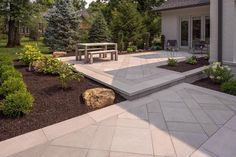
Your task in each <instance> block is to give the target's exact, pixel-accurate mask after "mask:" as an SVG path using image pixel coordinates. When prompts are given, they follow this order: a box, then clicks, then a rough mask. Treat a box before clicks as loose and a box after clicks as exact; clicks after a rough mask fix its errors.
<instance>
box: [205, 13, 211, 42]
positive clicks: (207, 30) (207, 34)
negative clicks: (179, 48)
mask: <svg viewBox="0 0 236 157" xmlns="http://www.w3.org/2000/svg"><path fill="white" fill-rule="evenodd" d="M205 40H206V43H210V17H209V16H206V18H205Z"/></svg>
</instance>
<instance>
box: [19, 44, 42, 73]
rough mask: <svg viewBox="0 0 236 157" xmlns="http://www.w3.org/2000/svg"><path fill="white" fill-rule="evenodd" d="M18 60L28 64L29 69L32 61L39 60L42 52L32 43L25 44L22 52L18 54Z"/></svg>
mask: <svg viewBox="0 0 236 157" xmlns="http://www.w3.org/2000/svg"><path fill="white" fill-rule="evenodd" d="M18 57H19V60H20V61H22V62H24V63H25V64H27V65H29V71H31V70H32V63H33V61H36V60H40V59H41V58H42V54H41V52H40V51H39V49H38V47H36V46H32V45H26V46H25V47H24V48H23V50H22V52H21V53H19V54H18Z"/></svg>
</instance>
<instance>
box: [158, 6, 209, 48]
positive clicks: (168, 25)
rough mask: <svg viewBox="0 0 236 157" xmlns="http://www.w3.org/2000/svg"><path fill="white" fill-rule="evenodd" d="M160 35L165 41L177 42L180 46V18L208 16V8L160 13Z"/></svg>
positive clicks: (201, 7)
mask: <svg viewBox="0 0 236 157" xmlns="http://www.w3.org/2000/svg"><path fill="white" fill-rule="evenodd" d="M161 14H162V34H163V35H165V37H166V40H177V41H178V44H180V26H179V22H180V17H190V16H203V15H206V16H209V15H210V6H200V7H194V8H185V9H176V10H170V11H162V12H161Z"/></svg>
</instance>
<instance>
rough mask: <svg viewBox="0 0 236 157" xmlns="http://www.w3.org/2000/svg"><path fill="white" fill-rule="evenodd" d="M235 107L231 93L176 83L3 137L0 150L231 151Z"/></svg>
mask: <svg viewBox="0 0 236 157" xmlns="http://www.w3.org/2000/svg"><path fill="white" fill-rule="evenodd" d="M235 111H236V98H235V97H234V96H230V95H227V94H223V93H219V92H215V91H212V90H208V89H204V88H201V87H196V86H193V85H190V84H180V85H177V86H174V87H171V88H169V89H166V90H163V91H161V92H157V93H153V94H152V95H150V96H146V97H144V98H141V99H137V100H134V101H126V102H122V103H120V104H116V105H113V106H110V107H107V108H104V109H101V110H98V111H95V112H92V113H88V114H86V115H84V116H81V117H78V118H75V119H72V120H69V121H65V122H62V123H59V124H56V125H53V126H49V127H46V128H43V129H41V130H38V131H36V132H34V133H31V134H29V135H25V136H22V137H18V138H16V139H15V141H8V143H7V142H5V143H4V144H2V145H0V146H1V150H2V151H1V154H0V156H1V157H2V156H3V157H5V156H8V155H10V154H14V152H16V151H18V152H19V151H20V150H24V149H25V148H26V147H28V148H29V147H33V146H36V147H33V148H31V149H29V150H26V151H23V152H20V153H18V154H15V155H12V156H10V157H32V156H34V157H60V156H61V157H164V156H170V157H176V156H177V157H189V156H191V157H232V156H234V155H235V153H236V151H235V145H236V127H235V124H236V116H235ZM78 124H79V125H78ZM32 137H34V138H32ZM19 142H20V143H21V144H19Z"/></svg>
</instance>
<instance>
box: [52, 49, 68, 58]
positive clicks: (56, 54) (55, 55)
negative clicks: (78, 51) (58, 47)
mask: <svg viewBox="0 0 236 157" xmlns="http://www.w3.org/2000/svg"><path fill="white" fill-rule="evenodd" d="M66 54H67V53H66V52H62V51H55V52H53V57H54V58H59V57H64V56H66Z"/></svg>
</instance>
